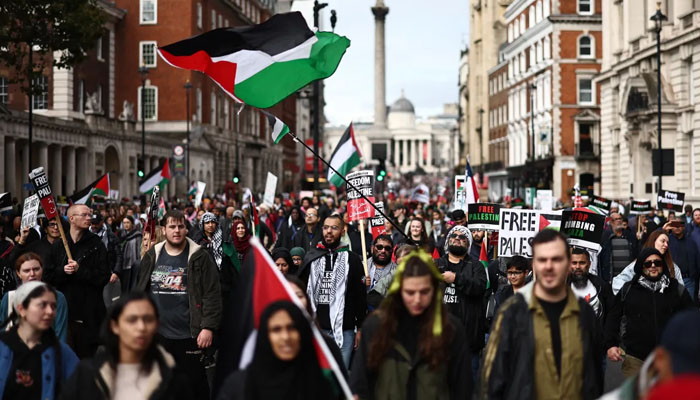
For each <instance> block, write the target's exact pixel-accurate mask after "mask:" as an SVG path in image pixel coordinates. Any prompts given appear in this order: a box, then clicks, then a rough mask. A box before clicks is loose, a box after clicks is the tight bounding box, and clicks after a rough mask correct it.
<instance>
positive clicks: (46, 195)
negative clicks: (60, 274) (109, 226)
mask: <svg viewBox="0 0 700 400" xmlns="http://www.w3.org/2000/svg"><path fill="white" fill-rule="evenodd" d="M29 180H30V181H31V182H32V185H34V190H36V194H37V196H39V202H40V203H41V208H43V209H44V214H45V215H46V218H47V219H55V220H56V222H57V223H58V232H59V233H60V234H61V241H63V248H64V249H65V250H66V255H67V256H68V259H69V260H70V259H73V256H72V255H71V252H70V249H69V248H68V239H66V233H65V232H63V224H62V223H61V220H60V217H59V216H58V210H57V209H56V202H55V201H54V199H53V194H52V193H51V186H49V178H48V177H47V176H46V173H45V172H44V167H39V168H35V169H34V170H32V172H30V173H29Z"/></svg>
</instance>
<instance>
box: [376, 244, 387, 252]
mask: <svg viewBox="0 0 700 400" xmlns="http://www.w3.org/2000/svg"><path fill="white" fill-rule="evenodd" d="M374 248H375V249H377V250H379V251H382V250H386V251H391V246H382V245H381V244H375V245H374Z"/></svg>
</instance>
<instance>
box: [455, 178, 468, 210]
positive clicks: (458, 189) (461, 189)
mask: <svg viewBox="0 0 700 400" xmlns="http://www.w3.org/2000/svg"><path fill="white" fill-rule="evenodd" d="M465 179H466V175H455V198H454V207H453V208H455V209H459V210H464V206H466V204H467V191H466V186H464V181H465Z"/></svg>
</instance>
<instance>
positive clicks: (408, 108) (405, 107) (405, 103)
mask: <svg viewBox="0 0 700 400" xmlns="http://www.w3.org/2000/svg"><path fill="white" fill-rule="evenodd" d="M389 112H390V113H392V112H410V113H411V114H415V113H416V110H415V109H414V108H413V103H411V102H410V101H409V100H408V99H407V98H406V97H404V95H403V93H401V97H399V99H398V100H396V101H395V102H394V104H392V105H391V107H389Z"/></svg>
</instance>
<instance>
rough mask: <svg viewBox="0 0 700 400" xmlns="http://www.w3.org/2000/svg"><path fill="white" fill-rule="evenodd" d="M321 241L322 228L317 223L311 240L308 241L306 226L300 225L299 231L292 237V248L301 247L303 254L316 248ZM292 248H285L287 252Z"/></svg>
mask: <svg viewBox="0 0 700 400" xmlns="http://www.w3.org/2000/svg"><path fill="white" fill-rule="evenodd" d="M321 240H323V228H322V226H321V223H320V222H319V223H317V224H316V226H315V227H314V230H313V233H312V235H311V238H310V239H309V230H308V228H307V226H306V224H304V225H302V227H301V229H299V231H298V232H297V233H296V235H295V236H294V242H293V245H292V247H301V248H303V249H304V252H305V253H306V252H308V251H309V249H312V248H314V247H316V244H317V243H318V242H320V241H321ZM292 247H286V249H287V250H291V249H292Z"/></svg>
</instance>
